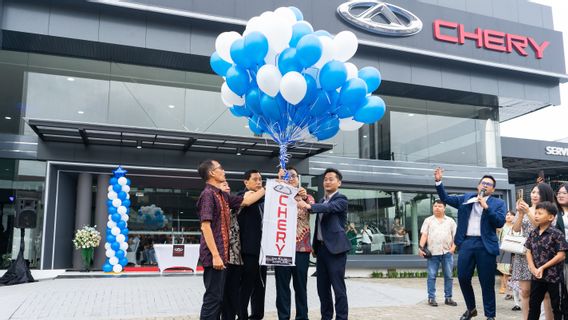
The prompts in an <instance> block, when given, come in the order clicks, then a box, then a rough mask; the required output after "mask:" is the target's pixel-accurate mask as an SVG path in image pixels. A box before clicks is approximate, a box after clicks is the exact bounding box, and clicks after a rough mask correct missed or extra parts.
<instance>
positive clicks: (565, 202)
mask: <svg viewBox="0 0 568 320" xmlns="http://www.w3.org/2000/svg"><path fill="white" fill-rule="evenodd" d="M556 205H557V206H558V215H557V216H556V227H557V228H558V229H560V231H562V233H564V236H565V237H566V240H568V184H563V185H561V186H560V187H559V188H558V191H556ZM567 279H568V259H566V260H565V261H564V283H565V284H566V285H567V288H568V281H566V280H567Z"/></svg>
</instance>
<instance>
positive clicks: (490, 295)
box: [434, 168, 507, 320]
mask: <svg viewBox="0 0 568 320" xmlns="http://www.w3.org/2000/svg"><path fill="white" fill-rule="evenodd" d="M442 176H443V170H442V168H436V170H434V180H435V182H436V191H437V192H438V196H439V197H440V200H442V202H444V203H446V204H448V205H450V206H452V207H454V208H456V209H458V226H457V231H456V235H455V238H454V243H455V245H456V246H457V247H458V250H459V258H458V280H459V283H460V289H461V291H462V294H463V297H464V300H465V303H466V305H467V310H466V311H465V313H464V314H463V315H462V316H461V318H460V320H469V319H471V318H472V317H475V316H477V309H476V307H475V295H474V293H473V287H472V285H471V278H472V277H473V272H474V270H475V268H476V267H477V272H478V275H479V282H480V284H481V292H482V295H483V310H484V313H485V316H486V317H487V319H488V320H494V319H495V313H496V310H495V270H496V268H497V256H498V255H499V242H498V239H497V234H496V233H495V230H496V229H497V228H501V227H502V226H503V224H504V223H505V213H506V212H507V206H506V205H505V202H504V201H503V200H501V199H499V198H496V197H492V196H491V195H492V194H493V192H494V191H495V184H496V181H495V178H493V177H492V176H489V175H485V176H483V177H482V178H481V179H480V180H479V183H478V185H477V193H466V194H463V195H460V196H449V195H448V194H447V193H446V190H445V189H444V185H443V184H442Z"/></svg>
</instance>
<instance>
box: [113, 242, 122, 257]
mask: <svg viewBox="0 0 568 320" xmlns="http://www.w3.org/2000/svg"><path fill="white" fill-rule="evenodd" d="M119 246H120V245H119ZM114 256H115V257H117V258H118V259H122V258H124V251H122V250H120V249H118V250H116V253H115V254H114Z"/></svg>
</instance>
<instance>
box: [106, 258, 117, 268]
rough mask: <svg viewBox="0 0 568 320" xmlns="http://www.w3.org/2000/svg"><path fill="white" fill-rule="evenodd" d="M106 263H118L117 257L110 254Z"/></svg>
mask: <svg viewBox="0 0 568 320" xmlns="http://www.w3.org/2000/svg"><path fill="white" fill-rule="evenodd" d="M108 263H110V264H111V265H113V266H114V265H115V264H117V263H118V258H117V257H114V256H112V257H109V259H108Z"/></svg>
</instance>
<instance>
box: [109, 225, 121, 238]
mask: <svg viewBox="0 0 568 320" xmlns="http://www.w3.org/2000/svg"><path fill="white" fill-rule="evenodd" d="M110 233H112V235H113V236H117V235H119V234H120V228H119V227H114V228H112V229H111V230H110Z"/></svg>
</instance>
